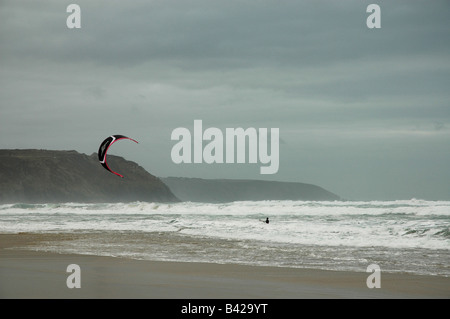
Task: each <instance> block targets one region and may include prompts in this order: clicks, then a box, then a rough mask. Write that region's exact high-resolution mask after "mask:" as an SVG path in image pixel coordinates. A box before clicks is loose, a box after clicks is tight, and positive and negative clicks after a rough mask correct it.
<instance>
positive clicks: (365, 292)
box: [0, 233, 450, 299]
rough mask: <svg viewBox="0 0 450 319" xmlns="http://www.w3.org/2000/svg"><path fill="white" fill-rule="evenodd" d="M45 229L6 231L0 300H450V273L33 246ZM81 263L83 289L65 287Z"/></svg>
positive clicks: (0, 247)
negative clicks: (373, 277)
mask: <svg viewBox="0 0 450 319" xmlns="http://www.w3.org/2000/svg"><path fill="white" fill-rule="evenodd" d="M44 239H45V234H32V233H21V234H0V298H2V299H4V298H13V299H16V298H17V299H21V298H31V299H33V298H39V299H42V298H44V299H47V298H49V299H55V298H56V299H57V298H69V299H71V298H82V299H84V298H86V299H89V298H107V299H109V298H125V299H127V298H145V299H260V298H262V299H308V298H318V299H327V298H333V299H336V298H337V299H340V298H342V299H348V298H350V299H355V298H363V299H371V298H384V299H392V298H402V299H404V298H414V299H425V298H444V299H448V298H450V278H448V277H440V276H427V275H412V274H404V273H384V272H381V280H380V281H381V288H372V289H369V288H368V287H367V285H366V280H367V277H368V276H369V275H370V273H366V272H349V271H331V270H316V269H303V268H285V267H270V266H248V265H237V264H212V263H196V262H172V261H170V262H167V261H149V260H134V259H127V258H122V257H121V258H117V257H106V256H94V255H78V254H59V253H53V252H43V251H33V250H32V247H33V244H36V243H38V242H39V241H41V240H44ZM70 264H77V265H79V266H80V283H81V288H72V289H69V288H68V287H67V284H66V281H67V278H68V277H69V276H70V275H71V272H67V266H68V265H70Z"/></svg>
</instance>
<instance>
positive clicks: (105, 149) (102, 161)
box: [98, 135, 138, 177]
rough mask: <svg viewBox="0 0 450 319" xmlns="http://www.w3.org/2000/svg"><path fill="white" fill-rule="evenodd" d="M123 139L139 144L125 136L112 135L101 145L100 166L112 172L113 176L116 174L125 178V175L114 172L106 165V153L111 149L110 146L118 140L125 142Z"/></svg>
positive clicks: (99, 150)
mask: <svg viewBox="0 0 450 319" xmlns="http://www.w3.org/2000/svg"><path fill="white" fill-rule="evenodd" d="M123 139H128V140H132V141H133V142H135V143H138V142H137V141H136V140H133V139H132V138H129V137H126V136H124V135H111V136H110V137H107V138H106V139H105V140H104V141H103V142H102V144H100V148H99V149H98V160H99V161H100V164H102V166H103V167H104V168H105V169H107V170H108V171H110V172H111V173H113V174H116V175H117V176H120V177H123V175H121V174H119V173H116V172H114V171H113V170H111V169H110V168H109V166H108V164H107V163H106V153H107V152H108V149H109V148H110V146H111V145H112V144H113V143H114V142H116V141H118V140H123Z"/></svg>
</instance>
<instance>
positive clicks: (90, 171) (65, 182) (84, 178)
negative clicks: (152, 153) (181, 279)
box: [0, 149, 178, 203]
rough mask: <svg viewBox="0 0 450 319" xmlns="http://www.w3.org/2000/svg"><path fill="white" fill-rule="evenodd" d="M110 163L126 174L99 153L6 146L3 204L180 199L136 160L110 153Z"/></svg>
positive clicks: (1, 163)
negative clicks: (104, 164) (101, 159)
mask: <svg viewBox="0 0 450 319" xmlns="http://www.w3.org/2000/svg"><path fill="white" fill-rule="evenodd" d="M108 165H109V166H110V167H111V168H112V169H113V170H117V171H118V172H120V173H121V174H123V175H124V176H125V177H124V178H120V177H118V176H116V175H114V174H112V173H110V172H108V171H107V170H105V169H104V168H103V167H102V166H101V165H100V164H99V161H98V158H97V154H96V153H94V154H92V155H90V156H88V155H86V154H81V153H78V152H76V151H51V150H36V149H30V150H0V203H13V202H22V203H48V202H130V201H158V202H174V201H178V199H177V198H176V197H175V196H174V195H173V193H172V192H171V191H170V189H169V188H168V187H167V186H166V185H165V184H164V183H163V182H162V181H161V180H160V179H159V178H157V177H155V176H153V175H151V174H150V173H148V172H147V171H146V170H144V169H143V168H142V167H140V166H139V165H137V164H136V163H134V162H131V161H127V160H125V159H123V158H122V157H118V156H113V155H108Z"/></svg>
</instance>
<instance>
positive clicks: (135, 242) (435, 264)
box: [0, 199, 450, 276]
mask: <svg viewBox="0 0 450 319" xmlns="http://www.w3.org/2000/svg"><path fill="white" fill-rule="evenodd" d="M267 217H268V218H269V219H270V223H269V224H266V223H264V222H263V221H265V219H266V218H267ZM449 229H450V202H448V201H423V200H415V199H412V200H403V201H368V202H362V201H360V202H350V201H334V202H313V201H255V202H251V201H246V202H232V203H225V204H207V203H191V202H183V203H175V204H161V203H144V202H134V203H119V204H83V203H64V204H40V205H33V204H7V205H0V233H19V232H37V233H48V234H52V236H50V237H51V238H53V239H52V240H49V241H47V242H43V243H42V245H39V246H36V247H34V249H37V250H48V251H56V252H71V253H82V254H97V255H107V256H117V257H127V258H136V259H147V260H171V261H192V262H213V263H237V264H250V265H267V266H286V267H300V268H319V269H333V270H352V271H365V270H366V267H367V266H368V265H369V264H372V263H377V264H379V265H380V267H381V270H382V271H391V272H410V273H418V274H433V275H443V276H449V275H450V265H449V261H450V231H449ZM69 235H70V236H69ZM58 236H60V237H58ZM55 238H56V239H55ZM58 238H60V239H61V240H58Z"/></svg>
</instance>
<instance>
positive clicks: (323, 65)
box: [0, 0, 450, 200]
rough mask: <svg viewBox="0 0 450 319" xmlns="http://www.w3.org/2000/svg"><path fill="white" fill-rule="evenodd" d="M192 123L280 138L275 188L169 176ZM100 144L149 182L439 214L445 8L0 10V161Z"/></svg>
mask: <svg viewBox="0 0 450 319" xmlns="http://www.w3.org/2000/svg"><path fill="white" fill-rule="evenodd" d="M70 3H77V4H78V5H79V6H80V8H81V29H69V28H67V26H66V19H67V17H68V16H69V13H67V12H66V8H67V6H68V5H69V4H70ZM370 3H377V4H379V5H380V8H381V29H369V28H367V26H366V19H367V17H368V15H369V13H366V8H367V6H368V5H369V4H370ZM195 119H201V120H203V126H204V128H207V127H218V128H220V129H225V128H227V127H230V128H231V127H232V128H236V127H243V128H248V127H255V128H261V127H262V128H279V129H280V167H279V171H278V173H277V174H274V175H260V171H259V168H260V166H261V165H260V164H253V165H248V164H179V165H177V164H174V163H173V162H172V160H171V156H170V153H171V149H172V147H173V145H174V144H175V142H174V141H172V140H171V139H170V136H171V132H172V131H173V130H174V129H175V128H177V127H186V128H188V129H190V130H191V131H192V130H193V123H194V120H195ZM111 134H123V135H127V136H129V137H132V138H134V139H136V140H138V141H139V144H135V143H132V142H130V141H128V142H127V141H121V142H119V143H116V144H114V146H113V147H111V149H110V153H111V154H115V155H120V156H123V157H125V158H126V159H130V160H133V161H135V162H137V163H138V164H139V165H141V166H143V167H144V168H145V169H147V170H148V171H149V172H150V173H152V174H154V175H156V176H160V177H165V176H185V177H201V178H248V179H270V180H279V181H295V182H305V183H312V184H316V185H319V186H321V187H324V188H325V189H327V190H330V191H332V192H334V193H336V194H338V195H340V196H341V197H343V198H347V199H410V198H413V197H414V198H423V199H433V200H434V199H447V200H450V2H449V1H448V0H443V1H439V0H434V1H414V0H403V1H400V0H395V1H394V0H392V1H379V0H370V1H363V0H354V1H344V0H343V1H334V0H327V1H317V0H314V1H313V0H310V1H288V0H286V1H275V0H241V1H229V0H221V1H219V0H193V1H191V0H178V1H171V0H159V1H109V0H108V1H106V0H103V1H92V0H89V1H87V0H86V1H85V0H73V1H61V0H50V1H49V0H46V1H40V0H33V1H17V0H0V148H42V149H57V150H77V151H79V152H81V153H86V154H89V155H90V154H92V153H93V152H97V150H98V147H99V145H100V143H101V142H102V141H103V139H104V138H106V137H108V136H109V135H111ZM117 171H120V170H119V169H117Z"/></svg>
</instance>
